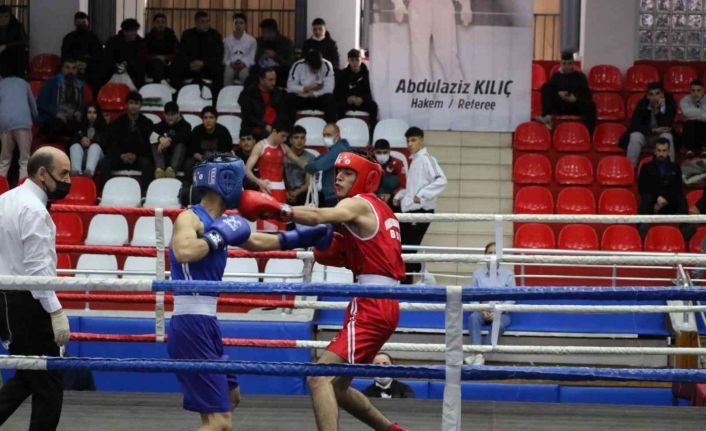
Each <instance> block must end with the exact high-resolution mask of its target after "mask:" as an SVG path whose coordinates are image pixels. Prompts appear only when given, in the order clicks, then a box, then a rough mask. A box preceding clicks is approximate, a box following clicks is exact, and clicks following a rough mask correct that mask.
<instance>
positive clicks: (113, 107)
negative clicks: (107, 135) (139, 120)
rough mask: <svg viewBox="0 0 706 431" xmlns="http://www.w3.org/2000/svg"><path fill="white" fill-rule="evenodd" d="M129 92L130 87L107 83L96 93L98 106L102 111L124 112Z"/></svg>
mask: <svg viewBox="0 0 706 431" xmlns="http://www.w3.org/2000/svg"><path fill="white" fill-rule="evenodd" d="M129 92H130V87H128V86H127V85H125V84H114V83H107V84H105V85H104V86H102V87H101V89H100V91H98V105H100V107H101V109H103V111H113V112H116V111H124V110H125V103H126V100H125V98H126V97H127V94H128V93H129Z"/></svg>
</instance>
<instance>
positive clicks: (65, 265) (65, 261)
mask: <svg viewBox="0 0 706 431" xmlns="http://www.w3.org/2000/svg"><path fill="white" fill-rule="evenodd" d="M56 269H73V265H71V256H69V255H68V254H66V253H57V254H56ZM59 277H71V276H70V275H60V276H59ZM61 305H62V306H65V304H64V303H63V301H62V304H61Z"/></svg>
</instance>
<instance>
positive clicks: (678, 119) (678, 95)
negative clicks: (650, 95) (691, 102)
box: [672, 93, 689, 123]
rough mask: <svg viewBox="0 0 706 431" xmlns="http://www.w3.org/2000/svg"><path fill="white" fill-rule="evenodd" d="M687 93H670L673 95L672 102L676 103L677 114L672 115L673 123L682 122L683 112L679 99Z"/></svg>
mask: <svg viewBox="0 0 706 431" xmlns="http://www.w3.org/2000/svg"><path fill="white" fill-rule="evenodd" d="M688 95H689V94H688V93H676V94H673V95H672V96H673V97H674V103H676V104H677V115H675V116H674V122H675V123H682V122H684V113H683V112H681V100H682V99H683V98H685V97H686V96H688Z"/></svg>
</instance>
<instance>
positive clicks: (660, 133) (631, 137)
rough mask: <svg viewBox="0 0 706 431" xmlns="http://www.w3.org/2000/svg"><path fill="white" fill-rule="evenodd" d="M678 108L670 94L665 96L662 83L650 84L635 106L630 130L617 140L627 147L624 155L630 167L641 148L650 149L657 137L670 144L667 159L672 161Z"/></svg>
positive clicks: (637, 160)
mask: <svg viewBox="0 0 706 431" xmlns="http://www.w3.org/2000/svg"><path fill="white" fill-rule="evenodd" d="M676 113H677V105H676V103H675V102H674V98H673V97H672V95H671V94H669V93H665V92H664V90H663V89H662V84H661V83H659V82H651V83H650V84H648V86H647V95H646V96H645V98H644V99H642V100H640V102H639V103H638V104H637V106H636V107H635V112H634V113H633V114H632V120H631V121H630V127H629V128H628V131H627V133H626V134H625V135H623V137H622V138H621V140H620V144H621V146H623V147H625V146H627V156H628V158H629V159H630V161H631V162H632V166H633V167H637V163H638V162H639V159H640V153H641V152H642V149H643V147H647V148H653V147H654V146H655V143H656V142H657V140H658V139H659V138H664V139H666V140H667V141H669V158H670V159H671V160H672V161H674V137H673V136H672V128H673V127H674V116H675V115H676Z"/></svg>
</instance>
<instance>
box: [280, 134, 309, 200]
mask: <svg viewBox="0 0 706 431" xmlns="http://www.w3.org/2000/svg"><path fill="white" fill-rule="evenodd" d="M289 144H290V145H291V147H292V152H293V153H294V155H295V156H297V157H299V158H300V159H301V160H303V161H304V163H309V162H310V161H312V160H314V155H313V154H311V153H310V152H308V151H306V129H305V128H303V127H302V126H299V125H297V126H294V129H292V135H291V136H290V137H289ZM284 180H285V183H286V184H287V203H289V204H290V205H304V204H305V203H306V194H307V192H308V191H309V184H310V183H311V174H308V173H307V172H306V171H305V170H304V169H303V168H302V167H301V166H299V165H298V164H296V163H294V162H292V161H291V160H289V159H285V160H284Z"/></svg>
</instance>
